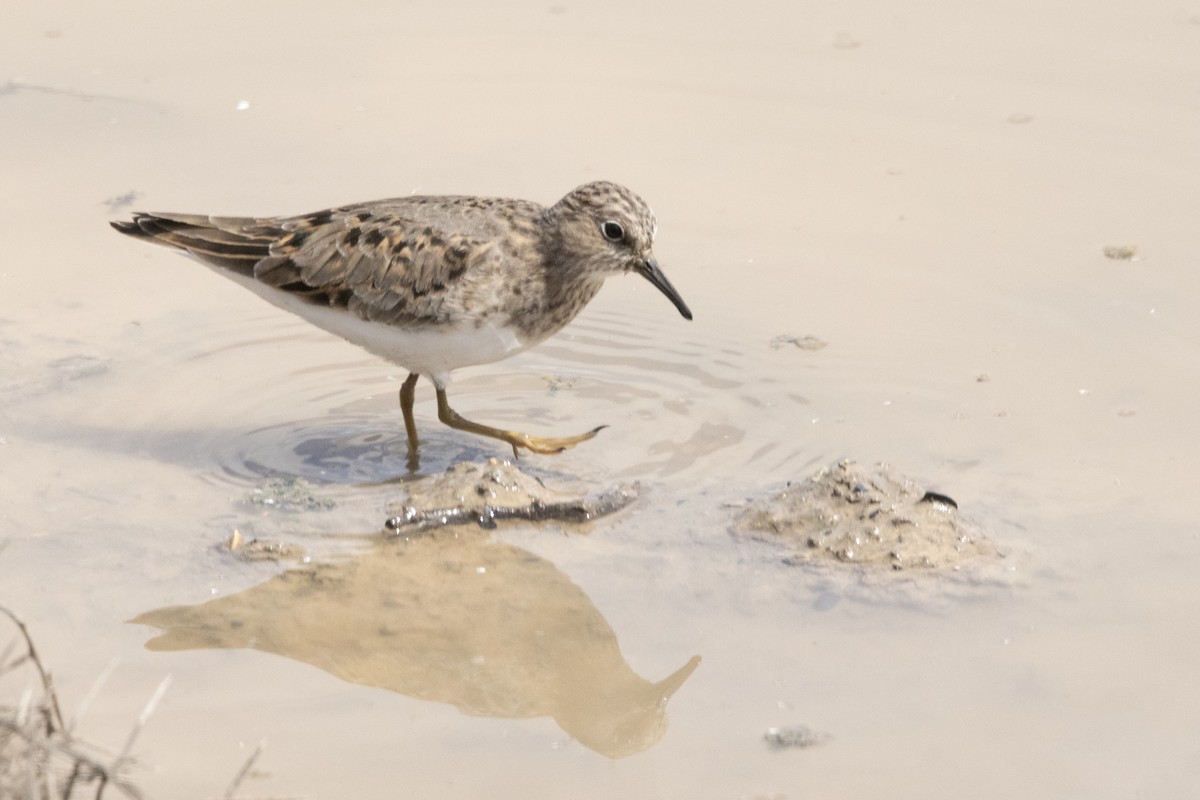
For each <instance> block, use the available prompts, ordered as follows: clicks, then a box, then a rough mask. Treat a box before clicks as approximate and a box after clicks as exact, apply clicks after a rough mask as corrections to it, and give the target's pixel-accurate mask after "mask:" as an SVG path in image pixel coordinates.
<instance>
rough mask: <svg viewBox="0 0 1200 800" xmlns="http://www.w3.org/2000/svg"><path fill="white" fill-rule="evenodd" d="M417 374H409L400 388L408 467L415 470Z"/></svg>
mask: <svg viewBox="0 0 1200 800" xmlns="http://www.w3.org/2000/svg"><path fill="white" fill-rule="evenodd" d="M419 377H420V376H419V375H417V373H415V372H410V373H408V377H407V378H405V380H404V384H403V385H402V386H401V387H400V413H402V414H403V415H404V432H405V433H407V434H408V465H409V468H410V469H413V470H415V469H416V464H417V463H418V462H417V421H416V420H415V419H413V399H414V397H415V395H416V388H417V378H419Z"/></svg>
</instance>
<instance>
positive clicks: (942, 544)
mask: <svg viewBox="0 0 1200 800" xmlns="http://www.w3.org/2000/svg"><path fill="white" fill-rule="evenodd" d="M735 531H736V532H737V533H738V534H739V535H743V536H749V537H751V538H755V539H761V540H764V541H769V542H774V543H780V544H783V545H786V546H788V547H789V548H790V549H791V550H792V553H791V554H790V555H789V557H788V562H789V563H814V564H816V563H831V564H857V565H862V566H864V567H869V568H877V569H889V570H903V569H947V568H957V567H958V566H959V565H961V564H964V563H967V562H973V561H983V560H992V559H996V558H997V557H999V553H998V552H997V550H996V547H995V546H994V545H993V544H992V543H991V542H990V541H988V539H987V538H986V537H985V536H984V535H983V533H982V532H981V531H980V530H978V529H977V528H976V527H975V526H974V525H972V524H971V523H970V522H968V521H967V520H966V519H964V518H963V517H961V516H960V515H959V513H958V507H957V504H956V503H955V502H954V501H953V500H952V499H950V498H949V497H947V496H945V495H942V494H937V493H935V492H929V491H927V490H926V489H925V488H924V487H923V486H922V485H921V484H919V483H918V482H917V481H915V480H913V479H911V478H907V477H904V476H903V475H900V474H898V473H896V472H895V471H894V470H893V469H892V468H891V467H889V466H887V465H886V464H878V465H876V466H873V467H861V466H859V465H858V464H856V463H854V462H853V461H839V462H838V463H836V464H834V465H832V466H829V467H824V468H822V469H821V470H820V471H819V472H817V473H816V474H815V475H813V476H811V477H809V478H807V479H804V480H800V481H794V482H791V483H789V484H788V485H787V486H786V487H785V488H784V489H783V491H781V492H778V493H776V494H774V495H771V496H770V497H766V498H763V499H760V500H756V501H754V502H752V503H751V504H750V505H749V506H748V507H747V508H746V510H745V511H743V512H742V514H741V515H740V516H739V517H738V519H737V522H736V524H735Z"/></svg>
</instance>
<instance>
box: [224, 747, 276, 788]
mask: <svg viewBox="0 0 1200 800" xmlns="http://www.w3.org/2000/svg"><path fill="white" fill-rule="evenodd" d="M266 746H267V741H266V739H264V740H262V741H261V742H259V743H258V747H256V748H254V752H253V753H251V754H250V757H249V758H247V759H246V763H245V764H243V765H242V768H241V770H240V771H239V772H238V774H237V777H235V778H234V779H233V783H231V784H229V788H228V789H226V790H225V800H233V794H234V792H236V791H237V789H238V787H239V786H241V784H242V779H243V778H245V777H246V775H248V774H249V772H250V768H251V767H253V766H254V762H255V761H257V760H258V757H259V755H260V754H261V753H262V751H263V748H264V747H266Z"/></svg>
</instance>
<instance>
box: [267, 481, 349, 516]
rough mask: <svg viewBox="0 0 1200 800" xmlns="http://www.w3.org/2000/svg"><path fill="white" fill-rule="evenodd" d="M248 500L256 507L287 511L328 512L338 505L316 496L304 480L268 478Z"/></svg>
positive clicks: (333, 501) (330, 500) (328, 499)
mask: <svg viewBox="0 0 1200 800" xmlns="http://www.w3.org/2000/svg"><path fill="white" fill-rule="evenodd" d="M246 499H247V500H248V501H249V502H250V503H252V504H253V505H256V506H266V507H268V508H281V509H283V510H285V511H326V510H328V509H331V508H333V507H335V506H336V505H337V502H336V501H335V500H332V499H330V498H328V497H321V496H319V495H317V494H314V493H313V490H312V486H310V485H309V483H308V481H306V480H304V478H268V479H267V480H266V481H265V482H264V483H263V484H262V486H260V487H258V488H257V489H255V490H254V491H253V492H251V493H250V495H249V496H248V497H247V498H246Z"/></svg>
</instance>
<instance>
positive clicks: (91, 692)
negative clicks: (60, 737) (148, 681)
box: [66, 658, 121, 735]
mask: <svg viewBox="0 0 1200 800" xmlns="http://www.w3.org/2000/svg"><path fill="white" fill-rule="evenodd" d="M120 663H121V659H119V658H113V659H112V660H111V661H109V662H108V665H107V666H106V667H105V668H104V669H103V670H102V671H101V672H100V675H99V677H97V678H96V680H94V681H92V687H91V688H90V689H88V690H87V694H85V695H84V696H83V699H82V700H80V701H79V708H77V709H75V716H74V718H73V719H72V720H71V723H70V724H69V725H68V726H67V731H66V732H67V734H68V735H70V734H71V733H73V732H74V730H75V726H76V725H78V724H79V723H80V721H81V720H82V719H83V715H84V714H86V713H87V710H88V708H90V707H91V705H92V701H93V700H95V699H96V697H97V696H99V694H100V690H101V689H103V688H104V684H106V683H108V679H109V678H110V677H111V676H112V674H113V670H115V669H116V668H117V664H120Z"/></svg>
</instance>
